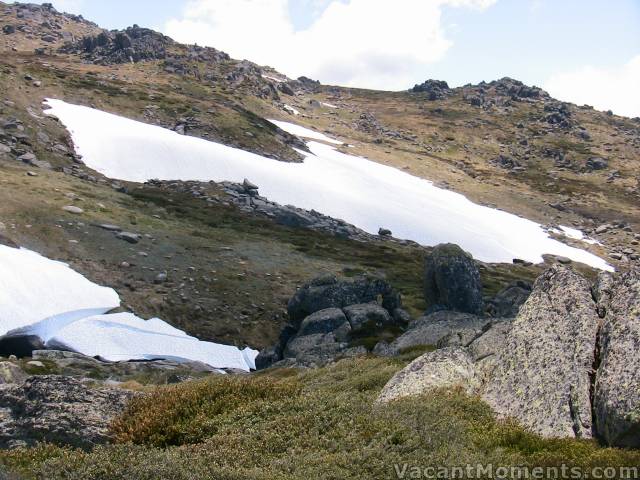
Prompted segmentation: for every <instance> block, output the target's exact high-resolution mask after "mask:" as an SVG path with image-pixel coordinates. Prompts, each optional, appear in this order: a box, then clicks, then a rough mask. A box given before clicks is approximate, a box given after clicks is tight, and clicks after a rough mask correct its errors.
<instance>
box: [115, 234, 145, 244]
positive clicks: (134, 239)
mask: <svg viewBox="0 0 640 480" xmlns="http://www.w3.org/2000/svg"><path fill="white" fill-rule="evenodd" d="M116 238H119V239H120V240H124V241H125V242H128V243H134V244H135V243H138V242H139V241H140V235H138V234H137V233H131V232H118V233H117V234H116Z"/></svg>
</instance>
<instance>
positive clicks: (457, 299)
mask: <svg viewBox="0 0 640 480" xmlns="http://www.w3.org/2000/svg"><path fill="white" fill-rule="evenodd" d="M424 277H425V300H426V301H427V304H428V305H429V306H430V307H431V308H433V307H434V306H436V305H438V306H441V307H443V308H444V309H445V310H454V311H457V312H465V313H472V314H474V315H481V314H482V312H483V302H482V283H481V281H480V272H479V271H478V266H477V265H476V263H475V262H474V260H473V257H472V256H471V255H470V254H468V253H467V252H465V251H464V250H462V249H461V248H460V247H459V246H457V245H454V244H451V243H445V244H440V245H437V246H436V247H434V249H433V251H432V252H431V254H430V255H428V256H427V257H426V259H425V274H424Z"/></svg>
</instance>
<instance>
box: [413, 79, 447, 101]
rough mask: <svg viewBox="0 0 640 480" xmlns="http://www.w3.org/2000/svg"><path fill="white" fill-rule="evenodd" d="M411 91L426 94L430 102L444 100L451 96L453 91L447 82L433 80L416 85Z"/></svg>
mask: <svg viewBox="0 0 640 480" xmlns="http://www.w3.org/2000/svg"><path fill="white" fill-rule="evenodd" d="M409 91H410V92H413V93H426V94H427V98H428V99H429V100H442V99H444V98H446V97H447V96H449V95H450V94H451V89H450V88H449V85H448V84H447V82H445V81H444V80H433V79H429V80H427V81H425V82H423V83H420V84H417V85H414V86H413V87H412V88H411V89H410V90H409Z"/></svg>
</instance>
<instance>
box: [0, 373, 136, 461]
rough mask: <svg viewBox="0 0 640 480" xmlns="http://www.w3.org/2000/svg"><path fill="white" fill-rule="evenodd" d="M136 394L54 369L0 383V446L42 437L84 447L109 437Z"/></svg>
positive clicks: (21, 443)
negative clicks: (99, 385)
mask: <svg viewBox="0 0 640 480" xmlns="http://www.w3.org/2000/svg"><path fill="white" fill-rule="evenodd" d="M134 395H135V394H134V392H131V391H127V390H122V389H115V388H97V387H92V386H91V385H89V383H88V382H83V381H81V380H78V379H76V378H73V377H65V376H54V375H45V376H37V377H29V378H27V379H26V380H25V381H24V382H23V383H20V384H10V385H0V448H15V447H20V446H28V445H34V444H35V443H37V442H50V443H56V444H59V445H70V446H73V447H80V448H89V447H92V446H93V445H95V444H99V443H105V442H106V441H108V440H109V439H110V436H109V424H110V423H111V420H112V419H113V418H114V417H115V416H116V415H118V414H119V413H121V412H122V410H123V408H124V406H125V404H126V403H127V402H128V401H129V400H130V399H131V398H132V397H133V396H134Z"/></svg>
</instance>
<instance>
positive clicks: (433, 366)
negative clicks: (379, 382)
mask: <svg viewBox="0 0 640 480" xmlns="http://www.w3.org/2000/svg"><path fill="white" fill-rule="evenodd" d="M454 387H460V388H463V389H465V390H466V391H467V392H468V393H473V392H474V391H475V390H476V389H477V387H478V379H477V376H476V371H475V367H474V365H473V360H472V358H471V356H470V355H469V354H468V353H467V351H466V350H465V349H463V348H443V349H440V350H435V351H433V352H428V353H425V354H424V355H422V356H420V357H418V358H416V359H415V360H414V361H413V362H411V363H410V364H409V365H407V366H406V367H405V368H403V369H402V370H400V371H399V372H398V373H396V374H395V375H394V376H393V377H392V378H391V380H389V382H387V384H386V385H385V386H384V388H383V389H382V392H381V393H380V395H379V397H378V402H388V401H391V400H394V399H397V398H401V397H406V396H411V395H421V394H424V393H428V392H430V391H432V390H435V389H438V388H454Z"/></svg>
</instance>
